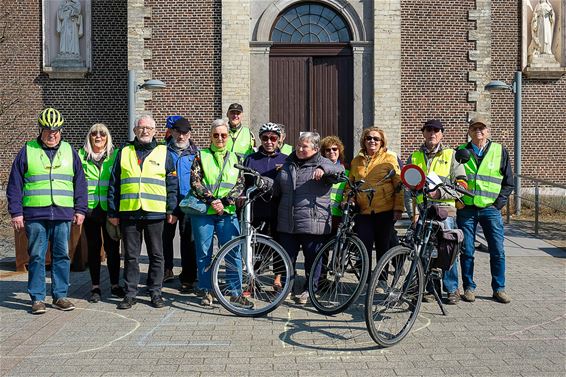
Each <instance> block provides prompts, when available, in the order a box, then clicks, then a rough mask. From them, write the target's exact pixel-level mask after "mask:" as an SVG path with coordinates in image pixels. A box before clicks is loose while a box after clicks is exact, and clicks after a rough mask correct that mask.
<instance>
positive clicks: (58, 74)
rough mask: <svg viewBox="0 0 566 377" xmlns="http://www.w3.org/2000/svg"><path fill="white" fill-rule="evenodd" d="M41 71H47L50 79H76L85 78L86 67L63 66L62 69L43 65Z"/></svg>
mask: <svg viewBox="0 0 566 377" xmlns="http://www.w3.org/2000/svg"><path fill="white" fill-rule="evenodd" d="M43 72H45V73H47V74H48V75H49V78H50V79H71V80H77V79H83V78H85V76H86V74H87V73H88V68H86V67H81V68H65V69H64V70H63V69H58V68H53V67H43Z"/></svg>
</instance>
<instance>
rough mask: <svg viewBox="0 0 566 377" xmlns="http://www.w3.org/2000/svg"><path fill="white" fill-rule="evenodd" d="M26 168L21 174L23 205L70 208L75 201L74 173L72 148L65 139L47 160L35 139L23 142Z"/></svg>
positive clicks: (45, 154)
mask: <svg viewBox="0 0 566 377" xmlns="http://www.w3.org/2000/svg"><path fill="white" fill-rule="evenodd" d="M26 157H27V166H28V169H27V171H26V172H25V174H24V196H23V199H22V205H23V206H24V207H48V206H50V205H53V204H55V205H57V206H59V207H70V208H72V207H73V206H74V204H75V200H74V188H73V177H74V176H75V172H74V170H73V148H72V147H71V145H70V144H69V143H67V142H65V141H62V142H61V144H59V149H57V152H56V153H55V156H54V157H53V161H50V160H49V156H47V153H45V151H44V150H43V148H42V147H41V145H39V143H38V142H37V140H33V141H28V142H27V143H26Z"/></svg>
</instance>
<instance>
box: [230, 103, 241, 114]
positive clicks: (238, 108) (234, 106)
mask: <svg viewBox="0 0 566 377" xmlns="http://www.w3.org/2000/svg"><path fill="white" fill-rule="evenodd" d="M230 111H239V112H241V113H243V112H244V108H243V107H242V105H240V104H239V103H233V104H231V105H230V106H228V112H230Z"/></svg>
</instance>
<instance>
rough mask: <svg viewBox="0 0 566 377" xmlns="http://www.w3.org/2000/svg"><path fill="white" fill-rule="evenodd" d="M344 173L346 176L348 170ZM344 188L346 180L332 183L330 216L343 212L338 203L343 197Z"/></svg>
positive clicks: (348, 172)
mask: <svg viewBox="0 0 566 377" xmlns="http://www.w3.org/2000/svg"><path fill="white" fill-rule="evenodd" d="M344 174H345V175H346V177H348V176H349V175H350V171H349V170H346V171H345V172H344ZM344 188H346V182H338V183H335V184H333V185H332V190H331V191H330V212H331V213H332V216H342V214H343V211H342V208H340V204H341V203H342V199H344Z"/></svg>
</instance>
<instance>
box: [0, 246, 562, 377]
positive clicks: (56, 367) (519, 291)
mask: <svg viewBox="0 0 566 377" xmlns="http://www.w3.org/2000/svg"><path fill="white" fill-rule="evenodd" d="M527 241H529V240H527ZM529 242H530V241H529ZM521 245H523V246H521ZM524 245H525V244H521V243H517V244H516V246H517V247H512V246H510V247H509V250H508V253H507V254H508V255H507V292H508V293H509V294H510V295H511V297H512V299H513V301H512V302H511V303H510V304H508V305H502V304H498V303H496V302H494V301H493V300H492V299H491V289H490V277H489V276H490V275H489V258H488V255H487V254H486V253H483V252H478V253H477V258H476V282H477V283H478V289H477V294H478V298H477V300H476V302H475V303H466V302H460V303H459V304H458V305H456V306H450V307H448V310H449V315H448V316H442V315H441V313H440V311H439V309H438V307H437V305H436V304H435V303H429V304H423V307H422V310H421V314H420V316H419V320H418V323H417V324H416V325H415V327H414V329H413V331H412V333H411V334H410V335H409V336H408V337H407V338H406V339H405V340H403V341H402V342H401V343H400V344H399V345H397V346H394V347H391V348H388V349H380V348H379V347H377V346H376V344H375V343H373V341H372V340H371V338H370V337H369V335H368V333H367V330H366V327H365V322H364V318H363V305H362V303H363V299H364V297H363V296H362V297H361V298H360V300H359V301H358V303H357V304H356V305H354V307H352V308H350V309H349V310H348V311H347V312H346V313H343V314H340V315H337V316H334V317H327V316H323V315H320V314H318V313H317V312H315V311H314V310H313V308H312V307H311V306H310V305H307V306H306V307H304V308H302V307H298V306H296V305H294V304H293V303H292V302H291V301H287V302H286V303H285V304H284V305H283V306H281V307H280V308H278V309H277V310H276V311H274V312H273V313H271V314H270V315H268V316H267V317H265V318H258V319H249V318H238V317H235V316H233V315H231V314H229V313H228V312H226V311H225V310H224V309H223V308H221V307H219V306H216V307H215V308H212V309H208V310H207V309H203V308H202V307H200V306H199V304H198V303H199V300H198V299H197V297H195V296H194V295H181V294H179V293H178V291H177V289H176V287H175V284H172V285H169V286H166V288H164V297H165V298H166V299H167V307H166V308H163V309H154V308H152V307H151V306H150V305H149V298H148V297H147V296H143V295H141V296H140V299H141V302H139V303H138V304H137V305H136V306H134V307H133V308H132V309H130V310H125V311H119V310H117V309H116V303H117V302H118V299H111V298H108V293H109V292H108V291H109V286H108V280H107V278H108V276H107V274H106V272H104V273H103V279H105V280H104V281H103V301H102V302H100V303H97V304H90V303H88V302H87V301H86V298H87V296H88V293H89V288H90V286H89V282H90V278H89V275H88V271H85V272H73V273H72V274H71V281H72V286H71V290H70V297H71V298H72V299H73V300H74V302H75V304H76V305H77V309H76V310H74V311H72V312H61V311H58V310H56V309H53V308H51V307H50V306H48V311H47V313H46V314H43V315H40V316H33V315H31V314H30V313H29V310H30V303H29V297H28V296H27V293H26V274H15V273H13V272H9V271H8V270H9V269H8V268H7V267H6V266H5V265H1V270H0V273H1V274H2V275H1V279H0V287H1V289H0V299H1V304H0V328H1V333H0V374H1V375H6V376H119V377H126V376H214V377H221V376H272V375H273V376H328V375H337V376H344V375H348V376H357V375H359V376H435V375H449V376H564V375H566V366H565V360H566V326H565V325H566V314H565V313H566V295H565V293H566V292H565V290H566V284H565V283H566V274H565V272H566V268H565V267H566V259H565V257H566V253H565V252H563V251H561V250H556V249H553V248H552V247H550V246H548V245H547V244H545V245H542V246H541V245H540V244H539V245H534V246H533V245H531V246H528V245H527V246H524ZM547 246H548V247H547ZM143 268H144V271H146V270H147V264H146V263H145V264H144V265H143ZM177 272H179V271H177ZM141 281H145V275H142V278H141ZM142 290H143V288H142Z"/></svg>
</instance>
